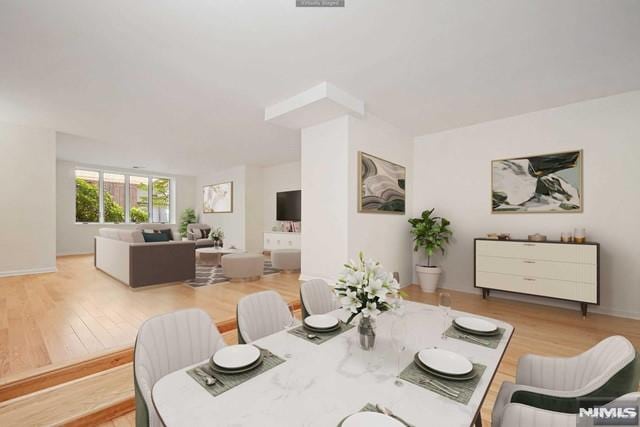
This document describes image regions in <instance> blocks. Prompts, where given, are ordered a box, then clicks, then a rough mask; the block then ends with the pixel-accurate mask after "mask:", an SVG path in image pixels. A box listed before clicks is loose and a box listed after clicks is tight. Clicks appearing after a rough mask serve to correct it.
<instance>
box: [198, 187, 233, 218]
mask: <svg viewBox="0 0 640 427" xmlns="http://www.w3.org/2000/svg"><path fill="white" fill-rule="evenodd" d="M202 196H203V204H202V212H203V213H229V212H233V182H223V183H220V184H213V185H205V186H204V187H203V188H202Z"/></svg>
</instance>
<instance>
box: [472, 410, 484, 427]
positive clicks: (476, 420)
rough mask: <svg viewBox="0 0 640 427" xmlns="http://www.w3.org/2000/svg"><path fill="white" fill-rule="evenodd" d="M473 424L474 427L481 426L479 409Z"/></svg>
mask: <svg viewBox="0 0 640 427" xmlns="http://www.w3.org/2000/svg"><path fill="white" fill-rule="evenodd" d="M474 425H475V427H482V415H480V411H478V415H476V419H475V421H474Z"/></svg>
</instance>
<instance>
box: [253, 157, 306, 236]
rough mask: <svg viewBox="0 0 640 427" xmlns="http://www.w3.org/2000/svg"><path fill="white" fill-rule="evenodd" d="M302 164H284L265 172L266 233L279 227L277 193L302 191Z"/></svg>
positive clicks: (264, 213)
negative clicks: (274, 227)
mask: <svg viewBox="0 0 640 427" xmlns="http://www.w3.org/2000/svg"><path fill="white" fill-rule="evenodd" d="M300 174H301V172H300V162H291V163H282V164H280V165H275V166H270V167H266V168H264V170H263V180H262V183H263V197H264V200H263V226H264V231H272V230H271V229H272V227H273V226H275V225H278V224H279V222H278V221H277V220H276V193H278V192H280V191H294V190H300V188H302V187H301V184H300V180H301V178H300Z"/></svg>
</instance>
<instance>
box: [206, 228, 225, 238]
mask: <svg viewBox="0 0 640 427" xmlns="http://www.w3.org/2000/svg"><path fill="white" fill-rule="evenodd" d="M209 238H210V239H213V240H222V239H224V231H222V228H220V227H216V228H214V229H213V230H211V233H209Z"/></svg>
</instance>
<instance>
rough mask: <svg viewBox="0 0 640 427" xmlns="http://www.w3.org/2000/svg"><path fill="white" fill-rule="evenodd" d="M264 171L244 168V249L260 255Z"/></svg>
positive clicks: (262, 247) (261, 246)
mask: <svg viewBox="0 0 640 427" xmlns="http://www.w3.org/2000/svg"><path fill="white" fill-rule="evenodd" d="M263 175H264V171H263V169H262V168H261V167H257V166H247V167H246V191H245V197H246V200H245V207H246V211H245V237H244V239H245V248H246V249H247V251H249V252H256V253H260V252H262V251H263V249H264V237H263V236H264V235H263V229H264V226H263V220H264V212H263V211H264V207H263V201H264V185H263Z"/></svg>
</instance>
